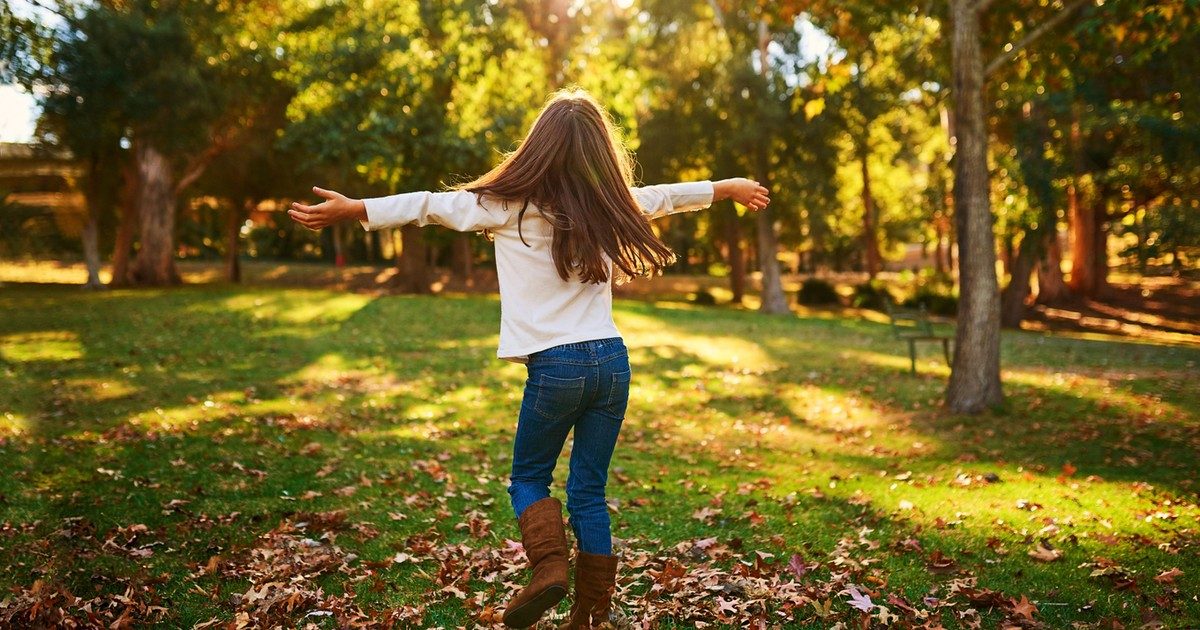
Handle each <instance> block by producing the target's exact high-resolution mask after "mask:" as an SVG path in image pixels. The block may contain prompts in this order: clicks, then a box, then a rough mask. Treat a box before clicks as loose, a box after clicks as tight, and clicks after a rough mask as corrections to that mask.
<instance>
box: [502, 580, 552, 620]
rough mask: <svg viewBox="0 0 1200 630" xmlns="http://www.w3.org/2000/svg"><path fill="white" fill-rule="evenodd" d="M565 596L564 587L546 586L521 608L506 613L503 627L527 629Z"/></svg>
mask: <svg viewBox="0 0 1200 630" xmlns="http://www.w3.org/2000/svg"><path fill="white" fill-rule="evenodd" d="M566 596H567V588H566V587H565V586H558V585H557V584H555V585H551V586H548V587H546V590H544V591H542V592H541V593H538V594H537V595H535V596H534V597H533V599H531V600H529V601H527V602H525V604H524V605H522V606H521V607H519V608H516V609H514V610H512V611H510V612H508V613H506V614H505V615H504V625H506V626H508V627H509V628H528V627H529V626H532V625H533V624H535V623H537V622H538V620H539V619H541V618H542V615H544V614H546V611H547V610H550V609H551V608H554V606H555V605H557V604H558V602H561V601H562V599H563V598H564V597H566Z"/></svg>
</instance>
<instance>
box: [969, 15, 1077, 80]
mask: <svg viewBox="0 0 1200 630" xmlns="http://www.w3.org/2000/svg"><path fill="white" fill-rule="evenodd" d="M990 2H991V0H983V2H982V4H983V5H987V4H988V3H990ZM1089 2H1091V0H1075V1H1074V2H1072V3H1070V4H1068V5H1067V6H1065V7H1063V9H1062V11H1059V12H1058V13H1057V14H1056V15H1055V16H1054V17H1052V18H1050V19H1048V20H1046V21H1045V22H1042V23H1041V24H1039V25H1038V27H1037V28H1035V29H1033V30H1032V31H1030V32H1029V34H1028V35H1026V36H1025V37H1024V38H1022V39H1021V41H1019V42H1017V43H1016V44H1014V45H1013V47H1012V48H1010V49H1008V50H1007V51H1005V52H1002V53H1000V54H999V55H996V57H995V58H994V59H992V60H991V61H990V62H989V63H988V65H987V67H986V68H984V70H983V75H984V76H988V75H990V74H992V73H994V72H996V71H997V70H999V69H1000V67H1001V66H1003V65H1004V64H1005V63H1007V62H1009V61H1010V60H1012V59H1014V58H1015V57H1016V56H1017V55H1018V54H1020V52H1021V51H1022V50H1024V49H1025V48H1026V47H1028V46H1029V45H1030V44H1032V43H1033V42H1035V41H1037V40H1038V39H1041V37H1042V36H1043V35H1045V34H1046V33H1048V32H1050V30H1051V29H1053V28H1054V27H1055V26H1058V25H1059V24H1061V23H1062V22H1063V21H1065V20H1066V19H1067V18H1069V17H1071V14H1072V13H1075V11H1077V10H1078V9H1079V8H1080V7H1082V6H1083V5H1085V4H1088V3H1089Z"/></svg>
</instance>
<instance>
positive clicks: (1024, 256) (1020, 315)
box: [1000, 232, 1042, 328]
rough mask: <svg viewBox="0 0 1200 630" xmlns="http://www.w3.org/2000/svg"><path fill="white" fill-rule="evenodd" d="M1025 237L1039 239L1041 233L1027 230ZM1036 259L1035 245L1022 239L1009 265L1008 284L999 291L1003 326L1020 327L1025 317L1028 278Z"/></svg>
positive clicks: (1028, 285)
mask: <svg viewBox="0 0 1200 630" xmlns="http://www.w3.org/2000/svg"><path fill="white" fill-rule="evenodd" d="M1025 238H1028V239H1041V238H1042V235H1041V234H1037V233H1035V232H1028V233H1026V235H1025ZM1037 260H1038V252H1037V246H1035V245H1033V244H1032V243H1026V242H1024V239H1022V242H1021V246H1020V249H1019V251H1018V252H1017V254H1016V255H1015V256H1013V259H1012V262H1011V263H1010V266H1009V268H1010V269H1011V271H1010V277H1009V280H1008V286H1006V287H1004V291H1002V292H1001V293H1000V325H1001V326H1003V327H1004V328H1020V327H1021V322H1022V321H1024V319H1025V309H1026V306H1025V303H1026V301H1027V300H1028V299H1029V294H1030V283H1029V279H1030V276H1032V275H1033V267H1034V265H1036V264H1037Z"/></svg>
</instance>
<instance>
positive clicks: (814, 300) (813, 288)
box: [796, 278, 840, 306]
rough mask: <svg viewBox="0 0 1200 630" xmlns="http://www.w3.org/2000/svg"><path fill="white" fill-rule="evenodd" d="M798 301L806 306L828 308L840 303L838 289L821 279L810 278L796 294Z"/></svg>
mask: <svg viewBox="0 0 1200 630" xmlns="http://www.w3.org/2000/svg"><path fill="white" fill-rule="evenodd" d="M796 300H797V301H798V302H800V303H801V304H804V305H806V306H826V305H829V304H837V303H838V302H839V301H840V297H839V296H838V292H837V289H836V288H834V286H833V285H832V284H830V283H829V282H826V281H825V280H822V279H820V278H808V279H806V280H805V281H804V282H803V283H802V284H801V285H800V290H799V291H797V292H796Z"/></svg>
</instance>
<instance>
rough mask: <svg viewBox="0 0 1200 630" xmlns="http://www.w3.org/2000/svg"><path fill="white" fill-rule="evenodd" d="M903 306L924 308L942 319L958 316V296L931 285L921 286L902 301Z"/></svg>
mask: <svg viewBox="0 0 1200 630" xmlns="http://www.w3.org/2000/svg"><path fill="white" fill-rule="evenodd" d="M903 306H906V307H909V308H917V307H920V306H924V307H925V310H926V311H928V312H930V313H932V314H934V315H941V316H943V317H954V316H956V315H958V295H957V294H955V293H953V292H950V291H948V290H945V289H939V288H937V287H936V286H932V285H922V286H920V287H918V288H917V290H916V291H914V292H913V294H912V295H911V296H909V297H908V299H906V300H904V303H903Z"/></svg>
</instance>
